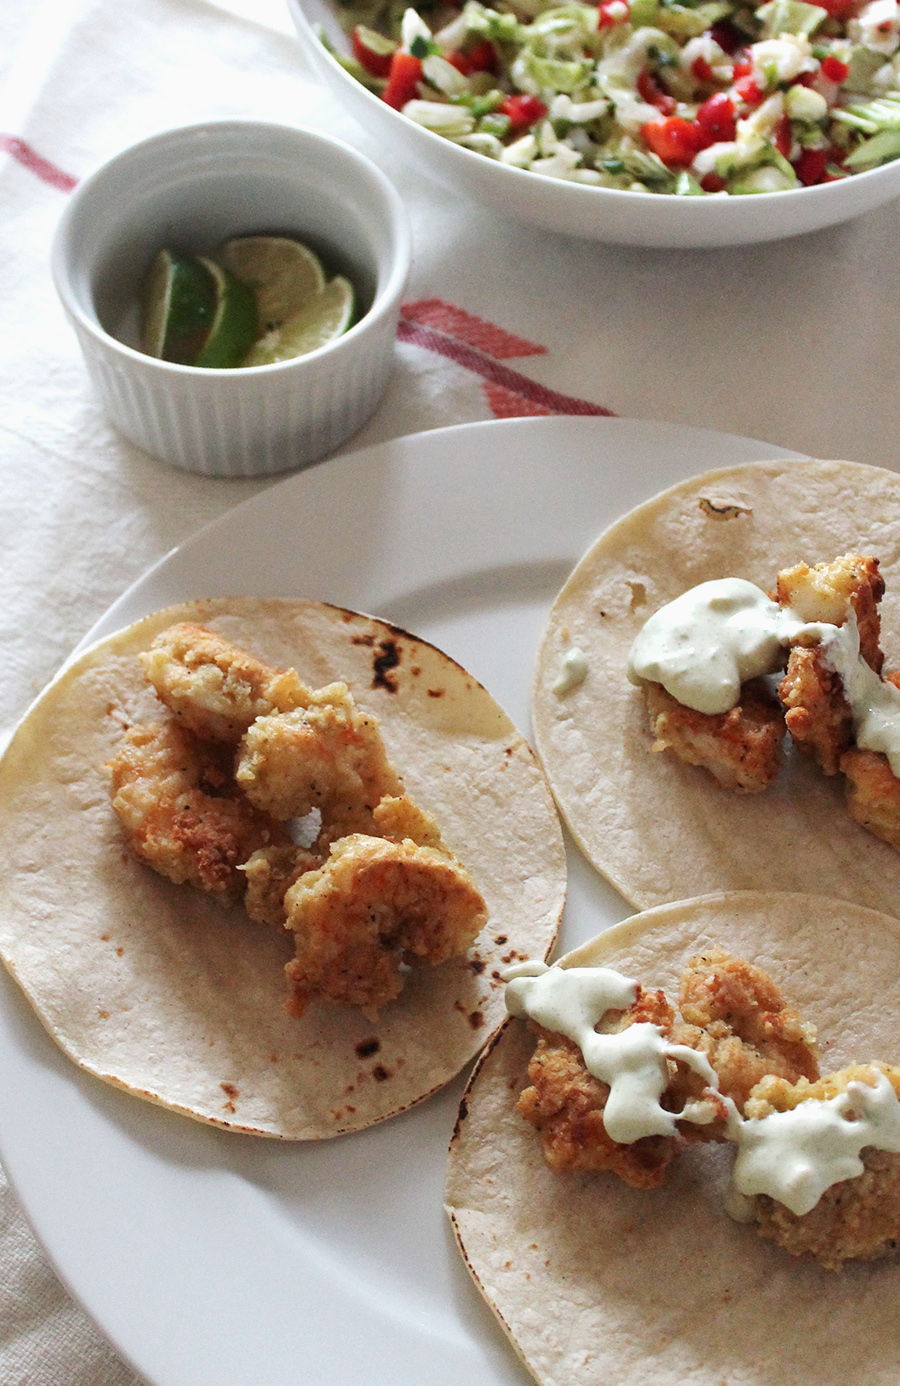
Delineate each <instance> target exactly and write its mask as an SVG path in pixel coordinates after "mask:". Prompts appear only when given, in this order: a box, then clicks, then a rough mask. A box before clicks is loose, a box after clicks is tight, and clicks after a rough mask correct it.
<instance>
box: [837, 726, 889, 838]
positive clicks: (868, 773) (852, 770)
mask: <svg viewBox="0 0 900 1386" xmlns="http://www.w3.org/2000/svg"><path fill="white" fill-rule="evenodd" d="M841 772H842V773H843V774H844V775H846V777H847V784H846V789H847V812H848V813H849V815H850V817H851V818H853V819H855V820H856V822H857V823H859V824H860V826H861V827H863V828H865V829H866V830H867V831H868V832H870V833H873V834H874V835H875V837H880V838H881V840H882V842H887V843H889V844H890V846H891V847H894V848H896V849H897V850H898V851H900V780H898V779H897V776H896V775H895V774H894V772H893V771H892V770H891V767H890V765H889V763H888V758H887V756H885V755H882V754H881V752H880V751H866V750H862V749H861V748H860V747H859V746H854V747H852V748H851V749H850V750H849V751H845V752H844V754H843V755H842V756H841Z"/></svg>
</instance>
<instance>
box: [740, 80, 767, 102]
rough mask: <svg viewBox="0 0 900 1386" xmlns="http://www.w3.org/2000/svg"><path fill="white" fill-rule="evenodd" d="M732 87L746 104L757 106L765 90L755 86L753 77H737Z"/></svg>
mask: <svg viewBox="0 0 900 1386" xmlns="http://www.w3.org/2000/svg"><path fill="white" fill-rule="evenodd" d="M734 89H735V91H736V92H737V94H738V96H739V97H740V98H741V100H742V101H744V102H746V104H747V105H748V106H758V105H759V104H760V102H761V101H762V99H763V97H764V96H765V92H764V91H760V89H759V87H758V86H757V84H756V78H755V77H741V78H739V80H738V81H737V82H735V84H734Z"/></svg>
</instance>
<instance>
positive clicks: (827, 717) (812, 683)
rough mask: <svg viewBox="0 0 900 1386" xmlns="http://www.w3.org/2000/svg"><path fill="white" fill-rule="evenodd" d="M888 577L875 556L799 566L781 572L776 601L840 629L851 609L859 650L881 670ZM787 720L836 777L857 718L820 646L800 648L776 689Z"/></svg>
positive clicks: (805, 749) (803, 746)
mask: <svg viewBox="0 0 900 1386" xmlns="http://www.w3.org/2000/svg"><path fill="white" fill-rule="evenodd" d="M883 595H884V579H883V578H882V576H881V574H880V573H879V571H878V559H877V558H865V557H863V556H862V555H861V554H858V553H848V554H844V556H843V557H842V558H836V559H835V560H834V562H832V563H817V564H816V566H815V567H814V568H809V567H807V565H806V564H805V563H798V564H797V566H796V567H795V568H786V569H785V570H784V571H783V572H781V573H779V574H778V586H777V591H776V597H777V600H778V602H779V603H780V604H781V605H782V606H790V607H791V609H792V610H793V611H794V612H796V614H797V615H798V616H799V617H800V618H801V620H804V621H825V622H827V623H828V624H829V625H832V626H842V625H843V624H844V622H845V621H846V620H847V618H848V617H849V615H850V613H851V611H852V612H853V613H854V614H855V616H856V622H857V626H858V628H859V652H860V654H861V655H862V657H863V659H865V660H866V662H867V663H868V664H870V665H871V667H872V668H873V669H874V670H875V672H876V673H880V672H881V666H882V664H883V663H884V655H883V653H882V651H881V649H880V646H879V643H878V642H879V638H880V635H881V618H880V616H879V614H878V603H879V602H880V601H881V598H882V596H883ZM778 696H779V698H780V699H781V702H782V704H783V706H784V709H785V722H786V724H787V729H788V731H789V732H790V734H791V738H792V740H793V742H794V744H795V745H796V747H797V749H798V750H799V751H800V752H801V753H802V754H803V755H807V756H812V757H813V759H814V760H815V761H817V763H818V764H819V765H820V766H821V768H822V769H823V770H824V771H825V774H826V775H836V774H837V772H838V769H839V768H840V759H841V756H842V754H843V753H844V751H846V750H847V749H848V747H849V746H850V745H851V744H852V741H853V718H852V714H851V711H850V704H849V703H848V702H847V699H846V698H845V696H844V688H843V683H842V681H841V678H840V676H839V675H838V674H836V673H835V672H834V670H833V669H830V668H829V667H828V665H827V663H826V661H825V658H824V656H823V653H822V651H821V649H820V648H819V647H818V646H816V645H810V646H805V645H796V646H795V647H794V648H793V649H792V650H791V653H790V656H789V658H788V666H787V672H786V674H785V676H784V678H783V679H782V681H781V684H780V687H779V689H778Z"/></svg>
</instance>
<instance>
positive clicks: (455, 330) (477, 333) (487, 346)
mask: <svg viewBox="0 0 900 1386" xmlns="http://www.w3.org/2000/svg"><path fill="white" fill-rule="evenodd" d="M400 313H401V316H402V317H403V318H405V319H406V321H407V322H412V323H418V324H419V325H420V326H421V327H433V328H434V330H435V331H436V332H443V333H444V334H445V335H446V336H447V337H455V338H456V340H457V341H458V342H466V343H468V345H469V346H473V347H476V348H477V350H478V351H483V352H484V353H485V355H487V356H493V358H494V360H495V361H506V360H508V359H509V358H510V357H512V356H544V355H545V354H546V351H547V348H546V347H542V346H539V345H538V343H537V342H529V341H527V340H526V339H525V338H524V337H515V336H513V334H512V333H511V332H504V330H503V328H502V327H497V326H496V324H494V323H492V322H485V321H484V319H483V318H476V317H475V316H474V314H472V313H466V312H464V310H463V309H462V308H457V307H455V305H454V304H452V303H445V302H444V300H443V299H442V298H421V299H419V300H418V302H417V303H404V304H403V306H402V308H401V309H400Z"/></svg>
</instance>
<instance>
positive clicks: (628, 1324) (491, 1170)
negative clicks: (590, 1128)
mask: <svg viewBox="0 0 900 1386" xmlns="http://www.w3.org/2000/svg"><path fill="white" fill-rule="evenodd" d="M713 942H718V943H720V944H721V945H722V946H723V947H725V948H726V949H728V950H729V951H730V952H732V953H734V954H735V955H738V956H743V957H745V958H750V959H752V960H754V961H756V962H758V963H759V965H760V966H761V967H763V968H765V969H766V970H767V971H768V972H769V973H770V974H771V976H772V977H773V978H774V979H775V980H776V982H778V984H779V985H780V986H781V987H782V989H783V991H784V993H785V995H786V997H787V999H788V1000H789V1002H791V1003H792V1004H794V1005H795V1006H796V1007H797V1009H798V1010H799V1012H800V1014H801V1016H802V1017H803V1018H804V1019H806V1020H809V1021H812V1022H813V1023H814V1024H815V1025H816V1026H817V1029H818V1036H819V1045H820V1050H821V1058H820V1062H821V1065H822V1069H823V1072H824V1071H827V1070H833V1069H837V1068H839V1067H841V1066H842V1065H844V1064H846V1063H847V1062H849V1061H850V1060H851V1059H859V1060H861V1061H863V1062H866V1061H867V1060H873V1059H883V1060H885V1061H887V1062H889V1063H897V1062H898V1060H900V1023H898V1014H900V925H898V922H897V920H896V919H894V918H890V917H888V916H886V915H882V914H877V913H875V912H874V911H871V910H865V909H861V908H859V907H858V906H854V905H848V904H845V903H840V902H837V901H830V900H824V899H822V898H821V897H814V896H809V895H787V894H767V893H763V892H747V893H734V894H723V895H716V896H706V897H704V898H702V899H699V900H692V901H690V900H689V901H686V902H682V903H679V904H674V905H665V906H661V907H660V908H658V909H655V910H650V911H648V912H647V913H645V914H641V915H635V916H633V917H632V918H631V919H628V920H626V921H625V923H623V924H619V925H617V926H616V927H615V928H613V929H610V930H609V931H608V932H607V933H605V934H602V935H601V936H600V937H599V938H598V939H596V940H595V941H594V943H593V944H589V945H587V946H586V947H584V948H582V949H579V950H577V951H576V952H575V953H573V954H569V955H568V956H567V958H566V962H568V963H571V964H574V965H581V966H597V965H600V966H605V967H614V968H616V969H618V970H620V971H622V972H624V973H625V974H626V975H628V976H630V977H633V978H635V979H636V980H639V981H641V982H642V983H643V984H644V985H646V986H648V987H657V986H661V987H664V988H665V989H666V991H667V994H668V995H669V996H670V997H673V996H674V995H675V994H676V981H677V976H678V974H679V972H680V970H681V969H682V967H683V966H684V964H685V963H686V962H687V960H688V959H689V958H690V957H692V956H693V955H694V954H695V953H697V952H698V951H700V950H702V949H704V948H706V947H708V946H709V945H710V944H711V943H713ZM533 1048H534V1037H533V1036H532V1035H530V1034H529V1032H528V1030H527V1027H526V1026H525V1025H524V1024H523V1023H522V1022H520V1021H514V1022H513V1021H510V1022H508V1024H507V1026H506V1028H505V1029H504V1030H503V1031H501V1034H500V1036H499V1038H498V1039H497V1040H496V1041H495V1042H494V1045H493V1047H492V1048H490V1049H489V1050H488V1051H487V1052H486V1054H485V1056H484V1057H483V1058H482V1060H481V1062H480V1064H479V1066H478V1068H477V1070H476V1072H475V1075H474V1076H473V1078H472V1081H471V1083H470V1085H469V1088H468V1089H467V1091H466V1094H465V1097H464V1098H463V1102H462V1105H461V1107H460V1120H459V1123H458V1126H457V1130H456V1134H455V1135H454V1138H453V1144H452V1146H451V1149H450V1161H449V1169H448V1180H447V1195H446V1199H447V1205H448V1212H449V1213H450V1217H451V1219H452V1222H453V1225H454V1227H455V1230H456V1234H457V1237H458V1239H459V1242H460V1246H461V1248H462V1252H463V1255H464V1257H465V1259H466V1261H467V1263H468V1265H469V1269H470V1270H471V1272H472V1274H473V1276H474V1277H475V1280H476V1282H477V1283H478V1284H479V1286H480V1288H481V1290H482V1292H483V1293H484V1295H485V1297H486V1298H487V1300H488V1302H489V1303H490V1304H491V1307H492V1308H493V1309H494V1312H495V1313H496V1314H497V1316H498V1318H499V1319H500V1322H501V1324H502V1325H503V1327H504V1329H505V1330H506V1332H507V1333H508V1334H509V1336H510V1338H511V1340H512V1343H513V1346H514V1347H515V1348H516V1350H517V1351H518V1353H519V1354H520V1355H521V1357H522V1359H523V1360H524V1362H525V1364H526V1366H528V1367H529V1369H530V1370H531V1371H532V1372H533V1374H534V1375H535V1377H536V1378H537V1380H538V1381H539V1382H541V1383H542V1386H684V1384H685V1383H687V1382H690V1386H810V1383H811V1382H816V1383H818V1386H825V1383H833V1386H838V1383H842V1384H843V1386H896V1382H897V1376H898V1364H900V1317H898V1314H897V1299H898V1294H900V1264H898V1261H897V1259H896V1258H889V1259H887V1260H885V1261H881V1262H873V1263H870V1264H866V1265H864V1264H861V1263H860V1264H857V1265H848V1266H847V1267H846V1268H845V1269H844V1270H843V1271H842V1272H841V1273H840V1274H836V1273H835V1272H834V1271H826V1270H823V1269H822V1268H821V1267H820V1266H819V1265H818V1264H817V1263H816V1262H813V1261H809V1260H801V1259H795V1258H792V1257H791V1256H789V1255H788V1254H787V1253H786V1252H785V1251H782V1250H781V1249H779V1248H778V1247H776V1246H774V1245H773V1244H772V1243H770V1242H766V1241H763V1240H762V1238H761V1237H759V1235H758V1234H757V1232H756V1231H755V1229H754V1227H753V1226H747V1225H740V1224H737V1223H734V1222H732V1221H731V1219H730V1218H729V1217H728V1215H727V1214H726V1212H725V1210H724V1208H723V1205H722V1199H723V1193H724V1191H725V1189H726V1187H727V1180H728V1172H729V1168H730V1158H731V1157H730V1152H729V1151H728V1150H727V1149H725V1148H723V1147H717V1148H712V1147H700V1146H694V1147H691V1148H690V1149H689V1150H688V1151H687V1152H686V1153H684V1154H681V1155H679V1156H678V1158H677V1159H676V1161H675V1162H674V1164H673V1165H671V1166H670V1167H669V1169H668V1171H667V1173H666V1180H665V1184H664V1185H663V1186H662V1187H661V1188H660V1189H654V1190H650V1191H639V1190H634V1189H629V1188H627V1187H626V1186H625V1185H624V1184H622V1183H621V1182H620V1181H619V1180H618V1179H616V1178H615V1176H613V1175H607V1174H596V1175H589V1174H575V1173H567V1174H562V1175H559V1174H556V1175H555V1174H552V1173H551V1172H550V1170H549V1169H548V1168H547V1166H546V1164H545V1163H544V1160H543V1157H542V1155H541V1153H540V1145H539V1141H538V1138H537V1133H536V1132H535V1131H534V1129H533V1127H531V1126H529V1125H528V1123H527V1122H526V1121H524V1120H523V1118H522V1117H521V1116H519V1115H518V1113H517V1112H516V1111H515V1110H514V1104H515V1101H516V1098H517V1096H518V1093H519V1092H520V1091H521V1089H522V1088H523V1087H525V1086H527V1084H528V1078H527V1064H528V1059H529V1057H530V1055H531V1052H532V1050H533Z"/></svg>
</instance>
